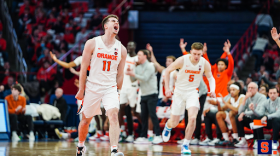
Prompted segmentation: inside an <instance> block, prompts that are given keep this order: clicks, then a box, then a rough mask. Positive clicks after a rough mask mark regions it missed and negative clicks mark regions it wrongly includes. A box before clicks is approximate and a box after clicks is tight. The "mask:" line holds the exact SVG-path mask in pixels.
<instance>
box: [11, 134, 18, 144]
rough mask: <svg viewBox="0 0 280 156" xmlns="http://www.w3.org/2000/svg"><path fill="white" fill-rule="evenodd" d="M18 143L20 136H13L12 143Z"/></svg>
mask: <svg viewBox="0 0 280 156" xmlns="http://www.w3.org/2000/svg"><path fill="white" fill-rule="evenodd" d="M18 141H20V138H19V137H18V135H12V142H18Z"/></svg>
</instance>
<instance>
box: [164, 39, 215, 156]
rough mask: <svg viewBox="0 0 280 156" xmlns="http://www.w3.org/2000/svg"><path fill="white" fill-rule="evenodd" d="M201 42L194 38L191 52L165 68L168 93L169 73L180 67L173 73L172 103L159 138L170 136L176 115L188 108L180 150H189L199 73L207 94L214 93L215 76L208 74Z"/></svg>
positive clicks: (209, 70) (213, 94) (169, 90)
mask: <svg viewBox="0 0 280 156" xmlns="http://www.w3.org/2000/svg"><path fill="white" fill-rule="evenodd" d="M202 49H203V44H202V43H199V42H195V43H193V44H192V46H191V51H190V52H191V54H188V55H184V56H181V57H179V58H178V59H177V60H176V61H175V62H174V63H172V64H171V65H170V66H169V67H168V68H167V69H166V71H165V95H166V97H171V96H172V91H171V89H170V88H169V77H170V73H171V72H172V71H174V70H176V69H180V71H179V73H178V75H177V81H176V84H175V90H174V95H173V103H172V106H171V116H170V119H169V120H168V121H167V123H166V125H165V127H164V130H163V132H162V138H163V141H165V142H167V141H168V140H169V139H170V134H171V129H172V128H175V127H176V126H177V125H178V124H179V120H180V115H182V114H184V112H185V109H187V110H188V125H187V128H186V132H185V140H184V143H183V144H182V147H181V153H182V154H191V151H190V149H189V143H190V140H191V137H192V135H193V132H194V130H195V125H196V117H197V113H198V110H199V109H200V104H199V94H198V92H197V88H198V86H199V84H200V81H201V80H202V76H203V73H204V72H205V75H206V77H207V79H208V81H209V84H210V96H211V97H215V79H214V78H213V76H212V72H211V66H210V64H209V62H208V61H206V60H205V59H204V58H203V57H201V56H202Z"/></svg>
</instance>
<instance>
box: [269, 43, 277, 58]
mask: <svg viewBox="0 0 280 156" xmlns="http://www.w3.org/2000/svg"><path fill="white" fill-rule="evenodd" d="M277 48H278V46H277V44H274V45H272V46H271V49H269V50H267V52H268V53H269V56H270V57H272V59H273V60H275V59H276V58H277V57H278V49H277Z"/></svg>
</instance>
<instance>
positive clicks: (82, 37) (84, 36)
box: [75, 27, 88, 43]
mask: <svg viewBox="0 0 280 156" xmlns="http://www.w3.org/2000/svg"><path fill="white" fill-rule="evenodd" d="M86 30H87V29H86V28H85V27H83V28H82V30H81V32H78V34H77V36H76V40H75V42H76V43H78V42H79V41H80V40H81V42H82V43H83V41H85V40H87V35H88V33H87V32H86Z"/></svg>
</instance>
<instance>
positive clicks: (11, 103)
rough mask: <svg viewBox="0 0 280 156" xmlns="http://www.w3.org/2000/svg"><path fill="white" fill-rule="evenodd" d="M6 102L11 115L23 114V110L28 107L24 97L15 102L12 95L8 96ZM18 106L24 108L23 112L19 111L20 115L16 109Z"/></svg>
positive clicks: (19, 97)
mask: <svg viewBox="0 0 280 156" xmlns="http://www.w3.org/2000/svg"><path fill="white" fill-rule="evenodd" d="M5 100H6V101H7V103H8V111H9V114H20V113H21V112H22V109H23V108H25V106H26V99H25V97H23V96H20V95H19V96H18V100H17V101H15V100H14V97H13V95H12V94H10V95H8V96H6V97H5ZM18 106H22V108H21V110H19V111H18V113H16V108H17V107H18Z"/></svg>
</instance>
